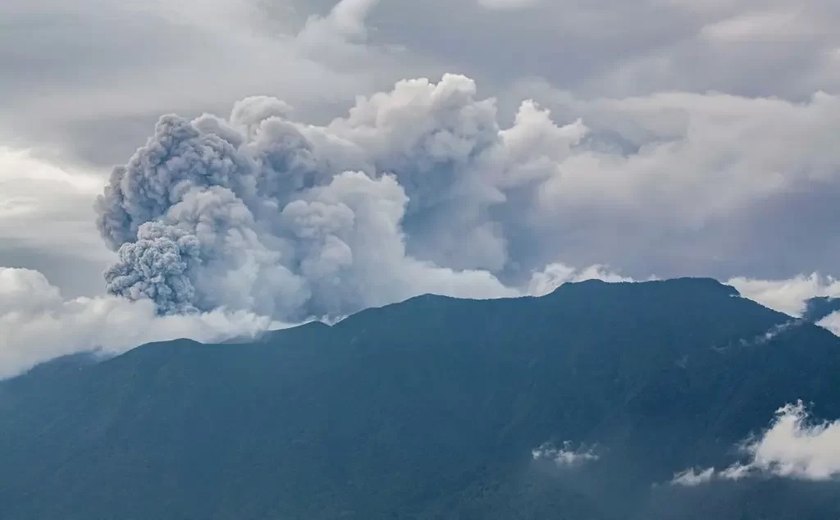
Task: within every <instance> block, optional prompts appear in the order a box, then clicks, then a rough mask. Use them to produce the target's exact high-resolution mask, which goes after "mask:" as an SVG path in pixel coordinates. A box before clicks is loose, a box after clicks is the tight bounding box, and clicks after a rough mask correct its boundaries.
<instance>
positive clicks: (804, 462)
mask: <svg viewBox="0 0 840 520" xmlns="http://www.w3.org/2000/svg"><path fill="white" fill-rule="evenodd" d="M741 451H742V452H743V453H744V454H745V455H746V460H744V461H741V462H738V463H735V464H732V465H731V466H729V467H728V468H726V469H724V470H720V471H718V470H716V469H714V468H708V469H705V470H699V469H696V468H691V469H688V470H686V471H683V472H680V473H678V474H676V475H675V476H674V479H673V480H672V481H671V483H672V484H674V485H679V486H696V485H700V484H704V483H707V482H710V481H712V480H741V479H744V478H752V477H763V478H766V477H781V478H794V479H800V480H812V481H821V480H830V479H834V478H836V477H838V476H840V420H836V421H822V422H816V421H813V420H812V418H811V417H810V416H809V413H808V411H807V409H806V407H805V405H804V404H803V403H802V402H801V401H800V402H798V403H796V404H788V405H785V406H783V407H782V408H780V409H779V410H777V411H776V417H775V418H774V419H773V422H772V423H771V425H770V428H768V429H767V430H766V431H765V432H763V433H762V434H761V435H759V436H757V437H755V438H751V439H748V440H747V441H746V442H744V443H743V445H742V446H741Z"/></svg>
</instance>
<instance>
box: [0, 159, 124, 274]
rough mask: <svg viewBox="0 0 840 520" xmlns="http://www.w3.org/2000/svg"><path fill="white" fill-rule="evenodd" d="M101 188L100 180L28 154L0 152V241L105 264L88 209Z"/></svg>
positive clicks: (100, 177) (105, 256)
mask: <svg viewBox="0 0 840 520" xmlns="http://www.w3.org/2000/svg"><path fill="white" fill-rule="evenodd" d="M97 173H98V172H97ZM104 185H105V182H104V178H103V176H101V175H100V174H91V173H86V172H83V171H79V170H74V169H67V168H61V167H59V166H56V165H54V164H52V163H50V162H48V161H46V160H43V159H39V158H37V157H35V156H34V155H33V154H32V153H31V151H28V150H15V149H12V148H8V147H2V146H0V241H5V242H6V243H7V244H8V243H10V242H14V243H16V244H19V245H26V246H29V247H31V248H33V249H49V250H51V251H56V250H60V251H62V252H63V253H64V254H66V255H68V256H74V255H75V256H80V257H85V258H90V259H95V260H101V261H104V260H105V259H107V258H110V254H109V253H108V252H107V249H105V247H104V246H103V244H102V240H101V239H100V238H99V233H98V232H97V231H96V226H95V225H94V218H95V214H94V212H93V206H92V204H91V201H92V200H93V198H94V197H96V195H97V194H98V193H99V192H100V191H101V190H102V187H103V186H104Z"/></svg>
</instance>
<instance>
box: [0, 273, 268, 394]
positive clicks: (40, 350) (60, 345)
mask: <svg viewBox="0 0 840 520" xmlns="http://www.w3.org/2000/svg"><path fill="white" fill-rule="evenodd" d="M270 325H271V326H278V325H279V324H272V323H271V322H270V320H269V319H268V318H264V317H260V316H256V315H253V314H249V313H246V312H231V313H228V312H225V311H224V310H222V309H219V310H216V311H213V312H209V313H204V314H195V315H184V316H167V317H161V316H158V315H156V313H155V309H154V305H153V304H152V303H151V302H150V301H138V302H130V301H128V300H126V299H123V298H117V297H111V296H108V297H96V298H75V299H65V298H63V297H62V296H61V293H60V291H59V290H58V288H56V287H54V286H53V285H51V284H50V283H49V282H48V281H47V279H46V278H45V277H44V276H43V275H42V274H41V273H39V272H37V271H32V270H28V269H11V268H2V267H0V331H2V334H0V378H5V377H11V376H14V375H17V374H20V373H21V372H24V371H26V370H28V369H30V368H31V367H33V366H35V365H37V364H38V363H42V362H44V361H48V360H50V359H53V358H56V357H59V356H63V355H68V354H73V353H77V352H89V351H92V350H99V351H100V352H103V353H107V354H119V353H122V352H125V351H127V350H129V349H131V348H134V347H136V346H138V345H141V344H144V343H148V342H152V341H164V340H170V339H177V338H192V339H196V340H199V341H221V340H224V339H228V338H231V337H237V336H253V335H255V334H257V333H259V332H261V331H263V330H266V328H268V327H269V326H270Z"/></svg>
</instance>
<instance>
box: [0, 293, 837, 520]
mask: <svg viewBox="0 0 840 520" xmlns="http://www.w3.org/2000/svg"><path fill="white" fill-rule="evenodd" d="M799 399H801V400H803V401H804V402H806V403H813V407H812V413H813V414H814V415H815V416H816V417H821V418H826V419H833V418H838V417H840V338H837V337H835V336H834V335H832V334H831V333H829V332H828V331H826V330H824V329H822V328H819V327H817V326H815V325H813V324H811V323H809V322H807V321H806V320H792V319H791V318H790V317H788V316H786V315H784V314H780V313H777V312H775V311H772V310H769V309H767V308H764V307H762V306H760V305H758V304H756V303H754V302H752V301H750V300H747V299H744V298H741V297H740V296H739V295H738V293H737V291H736V290H735V289H733V288H731V287H728V286H725V285H722V284H720V283H718V282H716V281H714V280H708V279H679V280H670V281H662V282H647V283H638V284H607V283H603V282H598V281H589V282H583V283H576V284H567V285H564V286H562V287H560V288H559V289H558V290H557V291H556V292H554V293H552V294H550V295H548V296H545V297H541V298H520V299H507V300H487V301H471V300H458V299H452V298H445V297H439V296H421V297H418V298H414V299H411V300H408V301H406V302H403V303H400V304H395V305H390V306H387V307H384V308H380V309H371V310H367V311H364V312H361V313H359V314H357V315H355V316H352V317H350V318H348V319H346V320H344V321H342V322H340V323H338V324H336V325H334V326H327V325H324V324H320V323H313V324H309V325H304V326H301V327H298V328H294V329H290V330H285V331H280V332H273V333H268V334H266V335H265V336H264V337H262V338H260V339H259V340H257V341H254V342H251V343H246V344H235V345H233V344H227V345H202V344H198V343H195V342H192V341H186V340H180V341H173V342H168V343H159V344H152V345H146V346H143V347H139V348H137V349H135V350H132V351H131V352H128V353H127V354H125V355H122V356H119V357H116V358H112V359H108V360H97V359H95V358H91V357H86V356H76V357H73V358H69V359H63V360H57V361H55V362H53V363H49V364H47V365H44V366H42V367H39V368H37V369H36V370H34V371H32V372H31V373H29V374H27V375H24V376H22V377H19V378H16V379H13V380H9V381H6V382H3V383H0V461H2V464H0V518H3V519H14V520H18V519H19V520H24V519H40V520H44V519H62V520H74V519H85V520H90V519H115V518H119V519H126V520H127V519H138V520H140V519H143V520H146V519H150V518H154V519H156V520H168V519H173V520H175V519H178V520H181V519H231V520H233V519H236V520H250V519H306V520H315V519H336V518H347V519H432V518H435V519H438V518H440V519H449V518H452V519H543V518H546V519H555V518H557V519H568V520H588V519H592V520H605V519H616V520H618V519H658V518H662V519H671V518H673V519H704V520H707V519H712V518H715V519H729V518H732V519H826V518H837V517H838V516H840V484H838V483H837V482H835V481H827V482H808V481H800V480H795V479H788V478H777V477H769V476H767V477H755V478H746V479H743V480H738V481H730V480H726V481H723V480H721V481H712V482H710V483H707V484H705V485H698V486H693V487H680V486H674V485H671V484H670V483H669V482H670V481H671V479H672V478H673V476H674V474H675V473H677V472H679V471H681V470H684V469H686V468H690V467H698V468H707V467H712V466H714V467H718V468H724V467H726V466H728V465H730V464H732V463H734V462H736V461H737V460H739V459H738V457H739V456H740V455H739V453H738V452H737V449H736V448H737V446H738V444H739V443H740V442H741V441H743V440H744V439H746V438H748V437H749V436H750V435H751V434H760V433H761V432H762V430H764V429H766V428H767V427H768V425H769V423H770V420H771V419H772V417H773V414H774V412H775V411H776V410H777V409H778V408H779V407H781V406H783V405H785V404H786V403H794V402H796V401H797V400H799ZM540 447H542V449H543V451H545V452H549V454H550V455H551V458H556V457H558V456H561V457H562V456H566V459H564V460H566V462H571V463H569V464H559V463H557V462H555V461H554V460H544V459H543V458H540V457H535V453H534V450H539V449H540ZM552 450H553V451H552ZM561 450H566V451H565V452H563V454H562V455H561V454H560V451H561ZM574 453H576V454H577V457H575V455H574ZM537 454H539V451H537ZM575 462H577V463H575Z"/></svg>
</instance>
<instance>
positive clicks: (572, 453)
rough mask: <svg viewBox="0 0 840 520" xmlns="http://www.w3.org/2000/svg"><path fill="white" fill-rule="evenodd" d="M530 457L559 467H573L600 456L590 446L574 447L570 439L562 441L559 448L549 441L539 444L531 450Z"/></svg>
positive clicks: (592, 460)
mask: <svg viewBox="0 0 840 520" xmlns="http://www.w3.org/2000/svg"><path fill="white" fill-rule="evenodd" d="M531 458H532V459H533V460H548V461H551V462H553V463H554V464H556V465H557V466H561V467H575V466H580V465H582V464H586V463H588V462H594V461H596V460H598V459H599V458H600V456H599V455H598V454H597V453H596V451H595V449H594V448H592V447H586V446H583V445H581V446H579V447H577V448H576V447H575V445H574V443H572V442H571V441H564V442H563V446H562V447H559V448H558V447H557V446H555V445H554V444H553V443H550V442H548V443H545V444H541V445H540V446H539V447H537V448H534V449H533V450H531Z"/></svg>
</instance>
